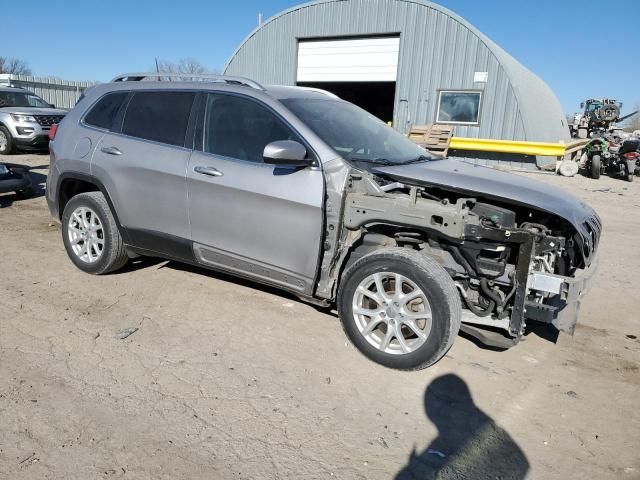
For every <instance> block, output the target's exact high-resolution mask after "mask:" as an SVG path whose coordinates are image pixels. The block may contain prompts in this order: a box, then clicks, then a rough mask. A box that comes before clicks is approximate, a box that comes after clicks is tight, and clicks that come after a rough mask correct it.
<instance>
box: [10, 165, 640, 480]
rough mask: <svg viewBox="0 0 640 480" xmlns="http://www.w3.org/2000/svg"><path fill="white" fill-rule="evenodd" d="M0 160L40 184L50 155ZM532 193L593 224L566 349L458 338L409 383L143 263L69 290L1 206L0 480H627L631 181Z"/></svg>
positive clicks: (31, 234)
mask: <svg viewBox="0 0 640 480" xmlns="http://www.w3.org/2000/svg"><path fill="white" fill-rule="evenodd" d="M2 160H4V161H7V162H8V161H10V162H14V163H21V164H25V165H29V166H31V167H34V168H33V170H32V174H33V177H34V179H35V181H36V183H40V187H43V186H44V179H45V175H46V172H47V165H48V156H46V155H16V156H11V157H3V158H2ZM529 176H530V177H532V178H535V179H537V180H542V181H545V182H549V183H551V184H555V185H558V186H560V187H562V188H565V189H566V190H567V191H571V192H573V193H574V194H576V195H578V196H579V197H581V198H583V199H584V200H586V201H587V202H588V203H590V204H591V205H593V206H594V208H595V209H596V210H597V211H598V212H599V214H600V215H601V217H602V218H603V221H604V228H605V231H604V236H603V238H602V242H601V247H600V259H601V262H600V265H601V267H600V272H599V276H598V280H597V282H596V285H595V287H594V289H593V290H592V291H591V293H590V294H589V296H588V297H587V299H586V301H585V302H584V303H583V308H582V312H581V317H580V323H579V326H578V329H577V331H576V334H575V336H574V337H570V336H567V335H564V334H563V335H560V336H559V338H558V341H557V344H553V343H551V342H550V341H549V340H548V339H544V338H542V337H541V336H540V335H538V334H536V333H531V334H529V335H528V336H527V337H526V339H525V340H524V341H523V342H521V343H520V344H519V345H518V346H516V347H514V348H512V349H510V350H508V351H504V352H496V351H491V350H486V349H482V348H480V347H479V346H477V345H476V344H474V343H473V342H471V341H470V340H468V339H466V338H463V337H459V338H458V339H457V341H456V343H455V344H454V346H453V349H452V350H451V351H450V352H449V354H448V355H447V356H446V357H445V358H444V359H443V360H442V361H441V362H440V363H438V364H437V365H436V366H434V367H432V368H430V369H427V370H423V371H420V372H415V373H403V372H396V371H392V370H387V369H385V368H382V367H379V366H377V365H376V364H374V363H371V362H369V361H367V360H366V359H365V358H364V357H363V356H362V355H360V354H359V353H358V352H357V351H356V350H355V349H354V348H353V347H351V346H350V345H349V344H348V343H347V340H346V338H345V336H344V334H343V332H342V329H341V327H340V324H339V322H338V319H337V318H336V317H335V316H334V315H332V314H331V313H330V312H326V311H321V310H318V309H316V308H314V307H312V306H310V305H307V304H304V303H301V302H300V301H298V300H296V299H294V298H292V297H290V296H288V295H286V294H283V293H280V292H278V291H275V290H271V289H269V288H265V287H262V286H259V285H255V284H252V283H249V282H244V281H239V280H235V279H233V278H231V277H228V276H225V275H221V274H216V273H211V272H208V271H205V270H199V269H195V268H191V267H185V266H183V265H179V264H177V263H175V262H166V261H159V260H153V259H147V260H142V261H138V262H136V263H134V264H132V265H131V266H130V267H128V268H127V269H126V270H125V271H123V272H121V273H117V274H113V275H108V276H102V277H95V276H89V275H86V274H84V273H82V272H80V271H79V270H77V269H76V268H75V267H74V266H73V265H72V264H71V262H70V261H69V260H68V259H67V256H66V253H65V251H64V248H63V245H62V241H61V238H60V231H59V229H58V227H57V226H55V225H54V224H53V223H52V221H51V219H50V218H49V213H48V210H47V208H46V204H45V200H44V197H43V196H42V194H43V192H42V188H40V189H39V190H38V191H37V192H36V196H35V197H34V198H30V199H27V200H22V199H18V198H17V197H16V196H14V195H11V194H9V195H0V207H2V208H0V478H1V479H11V480H14V479H26V478H29V479H53V478H55V479H62V478H64V479H83V480H86V479H93V478H109V479H112V478H113V479H116V478H124V479H128V478H136V479H138V478H140V479H147V478H148V479H178V478H185V479H214V478H215V479H247V478H265V479H272V478H295V479H300V478H343V479H352V478H356V479H388V478H394V477H397V478H403V479H404V478H420V479H423V478H469V479H479V478H505V479H506V478H517V479H520V478H535V479H540V478H541V479H567V478H585V479H587V478H588V479H591V478H598V479H608V478H623V479H627V478H628V479H631V478H634V479H638V478H640V453H639V452H640V450H639V446H640V412H639V411H638V408H639V407H640V371H639V367H640V340H639V339H638V337H640V327H639V318H638V313H637V310H636V305H637V295H638V293H637V292H638V288H637V275H638V272H640V255H639V252H638V246H637V244H638V239H640V181H637V182H635V183H632V184H630V183H627V182H624V181H621V180H615V179H610V178H602V179H600V180H599V181H594V180H591V179H588V178H584V177H582V176H576V177H574V178H562V177H556V176H552V175H542V174H530V175H529ZM637 180H640V179H637ZM128 328H137V329H138V330H137V331H135V333H133V334H131V335H130V336H128V337H127V338H125V339H121V338H120V337H122V336H124V335H122V334H120V333H121V331H122V330H123V329H128Z"/></svg>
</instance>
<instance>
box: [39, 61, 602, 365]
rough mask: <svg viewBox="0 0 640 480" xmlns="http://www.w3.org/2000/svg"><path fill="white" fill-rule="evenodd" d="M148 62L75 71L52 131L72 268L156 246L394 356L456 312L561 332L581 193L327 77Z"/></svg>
mask: <svg viewBox="0 0 640 480" xmlns="http://www.w3.org/2000/svg"><path fill="white" fill-rule="evenodd" d="M164 76H165V77H166V75H164ZM148 78H153V74H129V75H123V76H121V77H117V78H116V79H115V80H114V81H113V82H111V83H108V84H103V85H98V86H95V87H92V88H90V89H89V90H87V91H86V92H85V95H84V97H83V98H82V99H81V100H80V102H79V103H78V105H76V107H75V108H74V109H73V110H72V111H71V112H70V113H69V114H68V115H67V116H66V117H65V119H64V120H63V121H62V123H61V124H60V126H59V127H58V128H57V131H55V132H53V134H52V136H54V139H53V140H52V141H51V144H50V148H51V168H50V176H49V177H48V179H47V191H46V196H47V202H48V204H49V207H50V210H51V213H52V215H53V216H54V218H55V219H57V220H58V221H60V222H61V223H62V236H63V242H64V245H65V248H66V250H67V252H68V254H69V257H70V258H71V261H72V262H73V263H75V265H76V266H77V267H78V268H80V269H81V270H83V271H85V272H89V273H94V274H103V273H108V272H112V271H115V270H117V269H119V268H121V267H122V266H123V265H124V264H125V263H126V262H127V260H128V259H129V258H131V257H134V256H137V255H150V256H159V257H164V258H168V259H173V260H177V261H181V262H187V263H191V264H196V265H201V266H204V267H207V268H211V269H215V270H221V271H225V272H230V273H232V274H235V275H238V276H242V277H245V278H249V279H252V280H255V281H257V282H262V283H265V284H269V285H273V286H276V287H279V288H282V289H284V290H287V291H289V292H292V293H294V294H296V295H298V296H299V297H300V298H302V299H305V300H306V301H309V302H312V303H314V304H319V305H324V306H330V305H334V304H337V308H338V310H339V314H340V318H341V321H342V325H343V326H344V330H345V332H346V334H347V336H348V337H349V338H350V340H351V341H352V342H353V344H354V345H355V346H356V347H357V348H358V349H359V350H360V351H361V352H362V353H363V354H364V355H366V356H367V357H369V358H370V359H372V360H374V361H376V362H378V363H380V364H383V365H386V366H388V367H392V368H397V369H404V370H412V369H419V368H424V367H428V366H430V365H432V364H434V363H435V362H437V361H438V360H439V359H440V358H442V356H443V355H444V354H445V353H446V352H447V351H448V350H449V348H450V347H451V345H452V343H453V341H454V339H455V337H456V336H457V334H458V331H459V330H460V329H462V330H463V331H465V332H467V333H468V334H470V335H473V336H475V337H476V338H478V339H480V340H481V341H483V342H485V343H487V344H490V345H493V346H499V347H502V348H507V347H509V346H512V345H515V344H516V343H517V342H518V340H519V339H520V338H521V336H522V335H523V333H524V332H525V327H526V325H527V324H528V323H529V322H534V321H535V322H544V323H550V324H553V325H555V326H556V327H557V328H558V329H561V330H565V331H568V332H573V329H574V327H575V324H576V318H577V314H578V307H579V305H580V299H581V297H582V295H584V293H585V292H586V290H587V286H588V284H589V280H590V279H591V277H592V274H593V272H594V270H595V268H596V265H597V260H596V259H597V255H596V250H597V246H598V240H599V238H600V233H601V223H600V219H599V218H598V216H597V215H596V213H595V212H594V211H593V210H592V209H591V208H590V207H589V206H588V205H586V204H585V203H583V202H581V201H580V200H578V199H576V198H574V197H572V196H570V195H569V194H567V193H566V192H563V191H560V190H557V189H554V188H551V187H549V186H546V185H544V184H541V183H538V182H534V181H532V180H529V179H526V178H523V177H520V176H515V175H510V174H506V173H503V172H499V171H495V170H491V169H488V168H483V167H477V166H472V165H469V164H465V163H461V162H458V161H455V160H451V159H440V158H433V157H432V156H430V155H429V154H428V153H427V152H426V151H425V150H423V149H422V148H421V147H419V146H417V145H415V144H413V143H412V142H410V141H409V140H408V139H407V138H405V137H404V136H403V135H401V134H399V133H398V132H396V131H394V130H393V129H391V128H389V127H388V126H387V125H385V124H384V123H383V122H381V121H379V120H378V119H376V118H375V117H373V116H372V115H370V114H368V113H367V112H365V111H364V110H362V109H360V108H358V107H356V106H355V105H352V104H350V103H348V102H344V101H342V100H340V99H338V98H337V97H335V96H334V95H332V94H329V93H327V92H323V91H319V90H313V89H306V88H298V87H277V86H276V87H263V86H261V85H259V84H257V83H256V82H253V81H251V80H247V79H242V78H237V77H224V76H208V77H203V78H199V81H193V82H184V81H172V82H167V81H145V80H147V79H148Z"/></svg>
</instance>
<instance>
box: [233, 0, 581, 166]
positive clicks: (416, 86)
mask: <svg viewBox="0 0 640 480" xmlns="http://www.w3.org/2000/svg"><path fill="white" fill-rule="evenodd" d="M225 73H226V74H229V75H242V76H246V77H250V78H252V79H255V80H257V81H259V82H261V83H264V84H280V85H303V86H311V87H318V88H323V89H326V90H330V91H332V92H334V93H336V94H337V95H339V96H340V97H341V98H344V99H345V100H349V101H351V102H353V103H356V104H358V105H360V106H361V107H363V108H365V109H367V110H368V111H370V112H371V113H373V114H374V115H376V116H378V117H379V118H381V119H382V120H384V121H391V122H393V126H394V127H395V128H397V129H398V130H400V131H401V132H407V131H408V129H409V128H410V127H411V125H420V124H430V123H444V124H452V125H455V135H456V136H458V137H472V138H489V139H502V140H525V141H537V142H561V141H568V140H569V138H570V137H569V130H568V126H567V123H566V118H565V116H564V113H563V110H562V107H561V105H560V102H559V101H558V99H557V97H556V96H555V94H554V93H553V92H552V90H551V89H550V88H549V87H548V86H547V85H546V83H544V81H542V80H541V79H540V78H539V77H537V76H536V75H534V74H533V73H532V72H531V71H529V70H528V69H526V68H525V67H524V66H523V65H522V64H520V63H519V62H518V61H517V60H515V59H514V58H513V57H511V56H510V55H509V54H508V53H506V52H505V51H504V50H503V49H502V48H500V47H499V46H498V45H496V44H495V43H494V42H492V41H491V40H490V39H489V38H487V37H486V36H485V35H484V34H483V33H482V32H480V31H479V30H478V29H477V28H475V27H473V26H472V25H471V24H469V23H468V22H467V21H465V20H464V19H463V18H461V17H460V16H458V15H456V14H455V13H453V12H451V11H450V10H447V9H445V8H443V7H441V6H439V5H436V4H434V3H431V2H423V1H420V0H319V1H315V2H311V3H305V4H302V5H299V6H296V7H293V8H290V9H289V10H286V11H284V12H282V13H280V14H278V15H276V16H274V17H272V18H270V19H269V20H267V21H266V22H264V23H263V24H261V25H259V26H258V27H257V28H256V29H255V30H254V31H253V32H251V34H250V35H249V36H248V37H247V38H246V39H245V40H244V41H243V42H242V44H241V45H240V46H239V47H238V48H237V50H236V51H235V52H234V54H233V56H232V57H231V59H230V60H229V61H228V63H227V65H226V67H225ZM455 154H456V153H455V152H454V155H455ZM457 154H458V155H460V156H465V157H467V158H473V159H474V161H478V162H481V163H496V162H497V163H500V162H502V161H506V162H507V163H509V164H513V163H520V165H518V166H524V167H528V168H531V167H534V168H535V158H534V157H528V158H526V157H520V158H516V157H514V156H513V155H509V156H508V158H506V157H504V156H503V157H501V156H500V155H499V154H480V153H477V154H476V153H473V152H466V153H462V152H458V153H457ZM538 163H540V159H538ZM543 163H544V162H543Z"/></svg>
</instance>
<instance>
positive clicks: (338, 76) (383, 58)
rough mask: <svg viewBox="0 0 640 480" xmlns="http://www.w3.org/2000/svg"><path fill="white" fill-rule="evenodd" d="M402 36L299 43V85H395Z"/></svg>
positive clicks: (304, 41) (301, 41)
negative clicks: (341, 83) (370, 83)
mask: <svg viewBox="0 0 640 480" xmlns="http://www.w3.org/2000/svg"><path fill="white" fill-rule="evenodd" d="M399 49H400V38H399V37H377V38H358V39H345V40H300V42H299V43H298V77H297V78H298V82H395V81H396V76H397V71H398V52H399Z"/></svg>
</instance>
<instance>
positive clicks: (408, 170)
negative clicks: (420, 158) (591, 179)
mask: <svg viewBox="0 0 640 480" xmlns="http://www.w3.org/2000/svg"><path fill="white" fill-rule="evenodd" d="M372 171H373V173H375V174H377V175H382V176H386V177H389V178H392V179H393V180H397V181H400V182H403V183H407V184H414V185H415V184H417V185H424V186H433V187H440V188H444V189H447V190H453V191H456V192H460V193H464V194H466V195H469V196H470V197H474V196H482V197H483V198H488V199H495V200H503V201H507V202H510V203H514V204H518V205H522V206H525V207H531V208H534V209H536V210H541V211H544V212H547V213H551V214H553V215H557V216H559V217H562V218H563V219H565V220H566V221H568V222H569V223H571V225H573V227H574V228H575V229H576V231H577V232H579V233H580V236H581V237H582V238H583V240H584V242H585V243H586V244H587V245H588V247H589V248H588V250H589V251H590V253H594V252H595V248H596V246H597V242H598V239H599V236H600V225H601V222H600V219H599V218H598V216H597V214H596V212H595V211H594V210H593V208H591V207H590V206H589V205H587V204H586V203H585V202H583V201H582V200H580V199H579V198H576V197H574V196H573V195H571V194H569V193H567V192H565V191H564V190H561V189H559V188H556V187H552V186H550V185H547V184H545V183H542V182H539V181H536V180H531V179H529V178H526V177H523V176H521V175H514V174H512V173H506V172H501V171H499V170H495V169H492V168H488V167H482V166H478V165H472V164H469V163H465V162H461V161H458V160H452V159H449V158H445V159H443V160H431V161H427V162H422V163H414V164H410V165H397V166H388V167H376V168H375V169H373V170H372ZM594 224H595V225H594ZM594 230H595V231H594ZM589 256H591V255H585V257H586V258H585V261H586V263H589V259H588V257H589Z"/></svg>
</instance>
